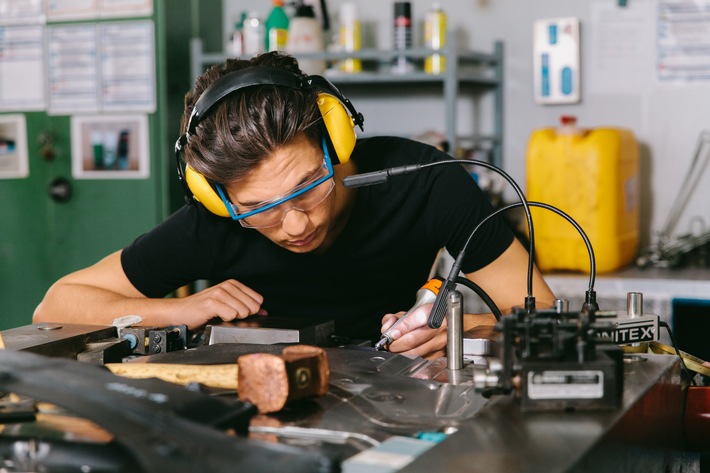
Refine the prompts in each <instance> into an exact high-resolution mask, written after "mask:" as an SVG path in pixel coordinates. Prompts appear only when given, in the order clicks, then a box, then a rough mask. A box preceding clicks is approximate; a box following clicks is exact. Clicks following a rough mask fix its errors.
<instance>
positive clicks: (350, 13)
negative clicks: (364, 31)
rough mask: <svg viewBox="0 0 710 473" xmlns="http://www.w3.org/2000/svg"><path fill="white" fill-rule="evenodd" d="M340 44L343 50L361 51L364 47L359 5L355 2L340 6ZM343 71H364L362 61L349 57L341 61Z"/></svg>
mask: <svg viewBox="0 0 710 473" xmlns="http://www.w3.org/2000/svg"><path fill="white" fill-rule="evenodd" d="M338 45H339V46H340V50H341V51H347V52H353V51H359V50H360V48H361V47H362V43H361V32H360V20H358V18H357V6H356V5H355V4H354V3H343V4H342V5H341V6H340V27H339V30H338ZM340 70H341V71H342V72H360V71H362V61H361V60H360V59H356V58H347V59H344V60H342V61H341V62H340Z"/></svg>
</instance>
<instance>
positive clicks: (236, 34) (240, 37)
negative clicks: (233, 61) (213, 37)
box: [226, 11, 247, 57]
mask: <svg viewBox="0 0 710 473" xmlns="http://www.w3.org/2000/svg"><path fill="white" fill-rule="evenodd" d="M246 18H247V12H245V11H243V12H242V13H241V14H240V15H239V19H237V21H235V22H234V29H233V30H232V34H231V35H230V36H229V41H227V48H226V50H227V52H228V53H229V54H230V55H231V56H233V57H240V56H241V55H242V54H244V21H245V20H246Z"/></svg>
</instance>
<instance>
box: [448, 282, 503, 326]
mask: <svg viewBox="0 0 710 473" xmlns="http://www.w3.org/2000/svg"><path fill="white" fill-rule="evenodd" d="M456 282H457V283H459V284H463V285H464V286H466V287H467V288H469V289H471V290H472V291H473V292H475V293H476V294H478V296H479V297H480V298H481V299H483V302H484V303H485V304H486V305H487V306H488V308H489V309H491V313H492V314H493V315H494V316H495V318H496V320H500V318H501V317H502V316H503V314H501V312H500V309H499V308H498V306H497V305H496V303H495V302H493V299H491V297H490V296H489V295H488V294H487V293H486V291H484V290H483V289H482V288H481V286H479V285H478V284H476V283H475V282H473V281H471V280H470V279H468V278H463V277H461V276H459V277H457V278H456Z"/></svg>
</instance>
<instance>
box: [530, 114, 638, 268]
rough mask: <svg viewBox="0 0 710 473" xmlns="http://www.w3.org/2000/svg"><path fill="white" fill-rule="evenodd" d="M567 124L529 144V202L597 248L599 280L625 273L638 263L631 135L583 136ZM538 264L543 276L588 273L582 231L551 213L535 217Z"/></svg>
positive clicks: (600, 131)
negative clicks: (566, 218) (542, 204)
mask: <svg viewBox="0 0 710 473" xmlns="http://www.w3.org/2000/svg"><path fill="white" fill-rule="evenodd" d="M576 121H577V120H576V118H575V117H572V116H563V117H561V119H560V126H559V127H548V128H541V129H537V130H535V131H533V133H532V135H531V136H530V140H529V142H528V148H527V157H526V179H527V192H526V194H527V198H528V199H529V200H531V201H539V202H545V203H546V204H549V205H553V206H555V207H557V208H559V209H560V210H562V211H564V212H566V213H568V214H569V215H570V216H571V217H572V218H574V219H575V220H576V221H577V223H578V224H579V225H580V226H581V227H582V228H583V229H584V231H585V232H586V234H587V235H588V236H589V240H590V241H591V243H592V247H593V248H594V254H595V256H596V271H597V274H601V273H606V272H610V271H614V270H617V269H619V268H622V267H624V266H626V265H628V264H629V263H631V262H632V261H633V260H634V258H635V257H636V255H637V250H638V241H639V215H640V214H639V210H640V207H639V202H640V187H639V170H640V168H639V152H638V144H637V142H636V138H635V136H634V134H633V132H632V131H631V130H628V129H624V128H619V127H599V128H581V127H578V126H577V123H576ZM531 212H532V214H533V221H534V222H535V257H536V263H537V265H538V268H539V269H540V270H541V271H582V272H586V273H588V272H589V255H588V254H587V249H586V246H585V245H584V242H583V240H582V239H581V238H580V236H579V234H578V233H577V231H576V230H575V229H574V228H573V227H572V226H571V225H569V224H568V223H567V222H566V221H564V220H563V219H561V218H559V216H557V215H554V214H553V213H552V212H547V211H543V210H542V209H531Z"/></svg>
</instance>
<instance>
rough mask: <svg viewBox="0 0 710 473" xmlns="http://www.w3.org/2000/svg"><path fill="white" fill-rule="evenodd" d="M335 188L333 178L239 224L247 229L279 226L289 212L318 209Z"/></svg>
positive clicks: (240, 221)
mask: <svg viewBox="0 0 710 473" xmlns="http://www.w3.org/2000/svg"><path fill="white" fill-rule="evenodd" d="M334 187H335V181H334V180H333V179H332V178H331V179H328V180H327V181H324V182H322V183H320V184H318V185H316V186H315V187H313V188H312V189H310V190H308V191H306V192H304V193H303V194H301V195H299V196H298V197H294V198H293V199H290V200H288V201H286V202H284V203H282V204H279V205H277V206H276V207H273V208H270V209H268V210H264V211H263V212H259V213H255V214H254V215H252V216H250V217H247V218H243V219H241V220H239V223H241V224H242V226H243V227H247V228H268V227H273V226H276V225H279V224H280V223H281V222H283V219H284V218H285V217H286V213H287V212H288V211H289V210H299V211H301V212H308V211H309V210H313V209H314V208H316V207H318V206H319V205H320V204H322V203H323V201H324V200H325V199H326V197H328V195H330V193H331V192H332V191H333V188H334Z"/></svg>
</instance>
